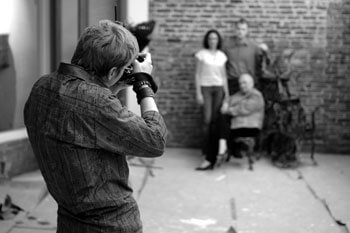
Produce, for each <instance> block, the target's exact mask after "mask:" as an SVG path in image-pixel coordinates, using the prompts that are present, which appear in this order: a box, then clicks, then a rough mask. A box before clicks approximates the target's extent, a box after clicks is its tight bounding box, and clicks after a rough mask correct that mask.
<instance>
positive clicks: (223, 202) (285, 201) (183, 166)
mask: <svg viewBox="0 0 350 233" xmlns="http://www.w3.org/2000/svg"><path fill="white" fill-rule="evenodd" d="M316 160H317V162H318V166H313V165H312V163H311V161H310V159H309V158H308V155H307V154H304V155H303V156H302V164H301V166H300V167H298V168H297V169H279V168H276V167H274V166H272V165H271V164H270V162H269V161H268V160H267V159H264V158H263V159H261V160H259V161H257V162H256V163H255V165H254V171H249V170H248V166H247V161H246V160H245V159H243V160H242V159H241V160H240V159H231V161H230V162H228V163H225V164H223V165H222V166H221V167H219V168H217V169H215V170H212V171H202V172H199V171H195V170H194V168H195V167H196V166H197V165H198V164H199V163H200V162H201V157H200V151H199V150H195V149H181V148H168V149H167V151H166V153H165V155H164V156H162V157H161V158H157V159H154V160H140V159H132V160H130V161H129V164H130V182H131V185H132V186H133V188H134V195H135V198H136V199H137V201H138V203H139V206H140V211H141V217H142V220H143V224H144V232H145V233H163V232H164V233H193V232H201V233H209V232H210V233H215V232H221V233H224V232H235V231H236V232H239V233H281V232H283V233H348V232H349V231H348V228H349V226H350V169H349V167H350V156H345V155H334V154H329V155H326V154H316ZM145 164H148V165H151V167H150V166H148V165H147V166H148V167H147V166H146V167H145ZM43 187H44V183H43V180H42V177H41V175H40V172H39V171H35V172H33V173H28V174H24V175H21V176H18V177H15V178H13V179H12V180H11V181H3V182H1V184H0V202H2V200H3V199H4V197H5V195H6V194H9V195H11V197H12V199H13V202H14V203H15V204H17V205H19V206H21V207H22V208H23V209H25V210H26V212H22V213H21V214H20V215H18V216H17V217H16V218H15V219H12V220H7V221H0V233H34V232H36V233H53V232H55V228H56V209H57V206H56V204H55V202H54V200H53V199H52V198H51V197H50V196H48V197H46V198H44V199H43V200H41V199H40V192H41V190H42V188H43Z"/></svg>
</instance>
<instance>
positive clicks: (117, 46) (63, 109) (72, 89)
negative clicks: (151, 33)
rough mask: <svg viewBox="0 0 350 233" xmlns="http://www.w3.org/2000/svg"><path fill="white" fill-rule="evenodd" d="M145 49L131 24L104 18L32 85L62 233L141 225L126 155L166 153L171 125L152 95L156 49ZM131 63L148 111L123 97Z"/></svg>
mask: <svg viewBox="0 0 350 233" xmlns="http://www.w3.org/2000/svg"><path fill="white" fill-rule="evenodd" d="M138 55H139V47H138V44H137V41H136V38H135V37H134V36H133V35H132V34H131V33H130V32H129V31H128V30H127V29H126V28H124V27H123V26H121V25H119V24H117V23H115V22H112V21H109V20H102V21H100V22H99V25H98V26H91V27H88V28H87V29H85V31H84V32H83V34H82V35H81V37H80V39H79V42H78V45H77V47H76V50H75V52H74V55H73V58H72V60H71V64H65V63H61V64H60V66H59V68H58V70H57V71H56V72H54V73H51V74H48V75H45V76H43V77H41V78H40V79H39V80H38V81H37V82H36V83H35V84H34V86H33V88H32V91H31V94H30V96H29V98H28V100H27V102H26V105H25V109H24V121H25V125H26V127H27V131H28V135H29V139H30V142H31V145H32V148H33V151H34V153H35V156H36V158H37V160H38V164H39V168H40V170H41V172H42V175H43V177H44V179H45V182H46V184H47V188H48V191H49V192H50V194H51V195H52V196H53V198H54V199H55V200H56V202H57V203H58V211H57V214H58V218H57V232H58V233H95V232H96V233H97V232H104V233H109V232H111V233H112V232H125V233H136V232H137V233H141V232H142V223H141V220H140V213H139V209H138V206H137V204H136V201H135V200H134V198H133V197H132V189H131V187H130V186H129V185H128V178H129V169H128V165H127V161H126V155H133V156H139V157H157V156H161V155H162V154H163V152H164V147H165V141H166V131H167V130H166V126H165V124H164V121H163V118H162V116H161V115H160V114H159V112H158V108H157V105H156V103H155V101H154V99H153V97H154V93H155V92H156V91H157V86H156V84H155V83H154V82H153V79H152V77H151V72H152V68H153V67H152V61H151V57H150V54H147V55H146V57H145V60H144V61H143V62H138V61H137V59H136V57H137V56H138ZM131 65H132V68H133V75H132V77H133V78H132V80H134V81H133V82H132V83H131V84H132V85H133V90H134V91H135V92H136V96H137V101H138V104H139V105H140V108H141V115H142V116H141V117H139V116H137V115H135V114H134V113H132V112H130V111H128V110H127V108H126V107H125V106H122V105H121V103H120V101H119V99H118V98H117V93H118V92H119V91H120V90H122V89H124V88H125V87H127V86H128V85H127V84H130V82H129V81H130V79H125V76H124V72H125V71H126V70H130V68H131ZM126 80H129V81H126Z"/></svg>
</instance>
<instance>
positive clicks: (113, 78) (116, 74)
mask: <svg viewBox="0 0 350 233" xmlns="http://www.w3.org/2000/svg"><path fill="white" fill-rule="evenodd" d="M122 74H123V69H118V68H117V67H112V68H111V69H110V70H109V71H108V73H107V76H106V77H105V85H106V86H107V87H110V86H113V85H114V84H115V83H116V82H117V81H118V80H119V79H120V77H121V76H122Z"/></svg>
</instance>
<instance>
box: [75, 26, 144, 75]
mask: <svg viewBox="0 0 350 233" xmlns="http://www.w3.org/2000/svg"><path fill="white" fill-rule="evenodd" d="M138 53H139V47H138V44H137V41H136V38H135V37H134V36H133V35H132V34H131V32H130V31H129V30H127V29H126V28H125V27H123V26H122V25H119V24H117V23H115V22H113V21H111V20H101V21H100V22H99V24H98V25H97V26H90V27H87V28H86V29H85V30H84V32H83V33H82V35H81V36H80V39H79V42H78V45H77V47H76V49H75V52H74V55H73V57H72V60H71V63H72V64H75V65H78V66H81V67H83V68H84V69H85V70H86V71H88V72H89V73H91V74H93V75H96V76H98V77H103V76H105V75H107V74H108V71H109V70H110V69H111V68H113V67H117V68H123V67H125V66H126V65H127V64H128V63H129V62H130V61H131V60H132V59H135V57H136V56H137V55H138Z"/></svg>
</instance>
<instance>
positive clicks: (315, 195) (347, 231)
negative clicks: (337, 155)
mask: <svg viewBox="0 0 350 233" xmlns="http://www.w3.org/2000/svg"><path fill="white" fill-rule="evenodd" d="M296 171H297V173H298V179H299V180H303V182H304V183H305V185H306V187H307V188H308V190H309V191H310V193H311V194H312V196H313V197H314V198H315V199H317V200H318V201H320V202H321V204H322V205H323V206H324V208H325V209H326V210H327V212H328V214H329V216H330V217H331V218H332V219H333V221H334V222H335V223H336V224H337V225H338V226H339V227H341V230H342V231H343V233H350V231H349V229H348V227H347V225H346V224H345V223H344V222H342V221H341V220H339V219H336V218H335V216H334V215H333V213H332V210H331V209H330V207H329V205H328V203H327V201H326V200H325V199H323V198H321V197H320V196H319V195H317V193H316V191H315V190H314V189H313V188H312V186H311V185H310V184H309V182H307V180H306V179H305V178H304V176H303V173H302V172H301V171H300V170H299V169H296Z"/></svg>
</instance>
